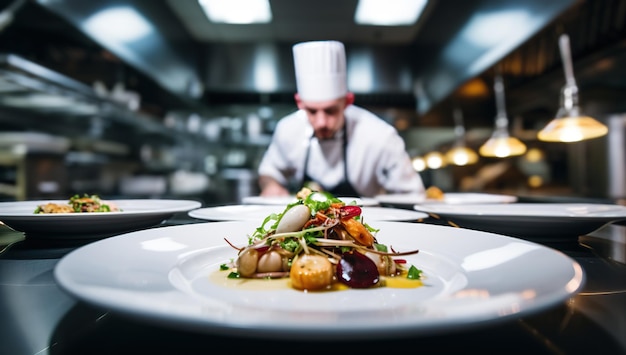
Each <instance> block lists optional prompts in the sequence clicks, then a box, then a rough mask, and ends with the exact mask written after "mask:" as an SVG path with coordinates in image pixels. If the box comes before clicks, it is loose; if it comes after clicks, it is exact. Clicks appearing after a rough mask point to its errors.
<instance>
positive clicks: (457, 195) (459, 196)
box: [374, 192, 517, 205]
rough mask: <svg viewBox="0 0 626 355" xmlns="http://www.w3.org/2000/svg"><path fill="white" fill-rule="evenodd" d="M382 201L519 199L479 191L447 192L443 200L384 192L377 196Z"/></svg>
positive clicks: (485, 201) (409, 202) (499, 201)
mask: <svg viewBox="0 0 626 355" xmlns="http://www.w3.org/2000/svg"><path fill="white" fill-rule="evenodd" d="M374 199H376V200H377V201H378V202H380V203H390V204H394V203H395V204H404V205H413V204H425V205H431V204H453V205H456V204H478V203H480V204H482V203H512V202H516V201H517V197H516V196H513V195H502V194H490V193H478V192H446V193H444V198H443V200H435V199H427V198H426V197H425V196H424V195H422V194H419V195H418V194H383V195H378V196H375V197H374Z"/></svg>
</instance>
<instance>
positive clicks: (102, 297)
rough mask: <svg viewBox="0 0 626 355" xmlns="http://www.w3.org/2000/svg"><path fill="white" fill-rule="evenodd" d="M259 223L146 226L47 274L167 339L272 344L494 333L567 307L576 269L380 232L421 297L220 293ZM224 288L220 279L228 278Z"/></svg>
mask: <svg viewBox="0 0 626 355" xmlns="http://www.w3.org/2000/svg"><path fill="white" fill-rule="evenodd" d="M256 227H257V223H255V222H240V221H236V222H235V221H231V222H212V223H197V224H187V225H181V226H171V227H162V228H153V229H149V230H142V231H137V232H133V233H128V234H124V235H121V236H116V237H112V238H107V239H102V240H99V241H96V242H93V243H90V244H88V245H85V246H82V247H80V248H78V249H75V250H74V251H72V252H70V253H69V254H67V255H66V256H65V257H63V258H62V259H61V260H60V261H59V262H58V264H57V265H56V267H55V269H54V277H55V280H56V281H57V283H58V284H59V286H60V287H61V289H63V290H64V291H66V292H68V293H69V294H70V295H73V296H74V297H76V298H78V299H79V300H82V301H84V302H87V303H89V304H92V305H95V306H97V307H101V308H103V309H107V310H109V311H110V312H114V313H115V312H117V313H119V314H124V315H126V316H129V317H133V318H135V319H137V320H139V321H145V322H149V323H154V322H157V323H159V324H162V325H163V326H168V327H172V328H173V329H177V330H181V329H185V330H192V331H199V332H205V333H209V334H211V333H218V334H227V335H241V334H245V335H246V336H255V337H266V338H273V339H296V338H297V339H306V340H330V339H336V340H347V339H362V340H365V339H367V340H371V339H380V338H389V337H396V336H398V335H405V336H408V335H411V336H421V335H430V334H433V333H445V332H449V331H451V330H458V329H474V328H475V326H477V325H486V324H496V323H499V322H503V321H505V320H509V321H510V320H513V319H517V318H520V317H525V316H527V315H529V314H533V313H537V312H539V311H542V310H545V309H546V308H548V307H552V306H556V305H559V304H563V303H564V302H565V301H566V300H567V299H569V298H570V297H572V296H573V295H574V294H576V293H577V292H578V291H579V290H580V289H581V288H582V286H583V284H584V281H585V274H584V271H583V269H582V268H581V266H580V265H579V264H578V263H577V262H576V261H574V260H572V259H571V258H569V257H568V256H566V255H565V254H563V253H561V252H558V251H555V250H553V249H550V248H548V247H545V246H542V245H539V244H536V243H532V242H528V241H524V240H521V239H516V238H510V237H505V236H501V235H497V234H492V233H485V232H479V231H472V230H467V229H460V228H450V227H444V226H436V225H427V224H423V223H405V222H383V221H381V222H379V223H378V224H377V225H376V227H377V228H380V232H378V234H377V236H376V237H377V239H378V240H379V241H380V242H381V243H383V244H386V245H388V246H393V248H394V250H397V251H402V250H413V249H419V250H420V252H419V253H418V254H414V255H409V256H403V258H404V259H406V261H407V262H408V263H409V264H412V265H415V266H416V267H417V268H419V269H421V270H422V271H423V275H424V283H425V285H424V286H423V287H419V288H407V289H401V288H400V289H398V288H386V287H379V288H372V289H349V290H344V291H337V292H332V291H331V292H309V293H306V292H300V291H296V290H294V289H290V288H284V289H282V288H278V289H277V288H271V287H268V289H255V290H246V289H243V288H242V289H239V288H233V287H225V286H223V285H221V284H220V283H219V282H216V281H215V279H211V277H210V275H214V273H216V272H218V273H219V272H220V271H218V270H219V269H220V264H223V263H227V262H229V261H230V260H232V259H233V258H234V257H236V255H237V250H236V249H234V248H233V247H232V246H230V245H229V244H227V243H226V241H225V240H224V238H226V237H227V238H228V241H229V242H231V243H233V244H234V245H236V246H244V245H246V244H247V242H248V235H249V234H250V233H251V232H252V231H254V230H255V228H256ZM224 273H225V274H224V278H226V274H227V271H224Z"/></svg>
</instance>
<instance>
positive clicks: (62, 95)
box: [0, 0, 626, 205]
mask: <svg viewBox="0 0 626 355" xmlns="http://www.w3.org/2000/svg"><path fill="white" fill-rule="evenodd" d="M392 3H393V1H389V2H388V4H389V6H391V4H392ZM270 4H271V8H272V15H273V19H272V22H271V23H269V24H259V25H229V24H218V23H212V22H210V21H209V20H208V19H207V17H206V16H205V15H204V13H203V12H202V10H201V9H200V6H199V5H198V2H197V1H196V0H168V1H165V0H163V1H161V0H144V1H141V0H125V1H115V0H92V1H80V0H66V1H62V0H37V1H35V0H32V1H27V0H18V1H6V0H0V10H4V11H3V12H1V13H0V200H7V201H10V200H25V199H42V198H61V199H65V198H67V197H68V196H70V195H72V194H74V193H79V194H82V193H98V194H100V195H102V196H106V197H120V198H121V197H123V198H139V197H141V198H144V197H159V198H167V197H175V198H195V199H200V200H202V201H203V202H204V203H205V204H206V205H213V204H222V203H237V202H239V201H240V200H241V198H243V197H245V196H250V195H255V194H258V189H257V186H256V167H257V165H258V162H259V160H260V158H261V156H262V154H263V152H264V150H265V148H266V146H267V144H268V143H269V140H270V138H271V133H272V130H273V127H274V125H275V124H276V122H277V120H278V119H279V118H280V117H282V116H283V115H285V114H287V113H289V112H291V111H292V110H294V109H295V105H294V102H293V93H294V92H295V79H294V74H293V64H292V57H291V46H292V45H293V44H294V43H296V42H299V41H305V40H317V39H337V40H341V41H343V42H344V43H345V45H346V50H347V52H348V70H349V78H350V79H349V81H350V82H349V87H350V89H351V90H352V91H354V92H355V94H356V104H358V105H361V106H364V107H366V108H369V109H371V110H372V111H374V112H376V113H378V114H379V115H380V116H381V117H383V118H384V119H385V120H387V121H388V122H389V123H391V124H393V125H394V126H395V127H396V128H397V129H398V130H399V131H400V133H401V135H402V136H403V137H404V139H405V141H406V143H407V149H408V150H409V153H410V154H411V156H412V157H414V158H422V157H424V156H425V155H426V154H427V153H429V152H433V151H436V152H445V151H446V150H448V149H449V148H451V147H452V146H453V145H454V143H455V142H457V140H458V139H459V137H460V136H459V135H458V133H459V128H460V127H461V128H463V130H464V132H463V133H464V135H463V136H462V137H463V138H464V140H465V143H466V144H467V146H469V147H471V148H473V149H475V150H478V148H479V147H480V146H481V145H482V144H483V143H484V142H485V141H486V140H487V139H488V138H489V137H490V135H491V133H492V132H493V130H494V120H495V118H496V113H497V111H496V98H495V96H494V80H495V78H496V77H502V79H503V84H504V89H505V103H506V105H505V107H506V114H507V117H508V121H509V122H508V123H509V126H508V129H509V132H510V134H511V135H512V136H514V137H517V138H519V139H520V140H522V141H523V142H524V143H525V144H526V146H527V148H528V150H527V153H526V154H524V155H522V156H517V157H507V158H485V157H480V159H479V161H478V162H477V163H475V164H471V165H466V166H454V165H447V166H443V167H440V168H437V167H433V166H431V167H430V168H429V167H426V168H424V169H423V170H422V169H421V168H420V169H419V170H420V174H422V177H423V179H424V181H425V183H426V184H427V186H430V185H436V186H439V187H440V188H442V189H443V190H444V191H481V192H496V193H512V194H516V195H521V196H535V195H541V196H545V195H559V196H572V197H575V196H581V197H592V198H599V199H605V198H609V199H618V200H619V199H622V198H624V197H626V178H625V174H626V156H625V153H626V147H625V144H626V143H624V133H625V122H626V114H624V112H626V107H625V106H626V102H625V100H624V99H623V97H624V94H625V93H626V76H625V70H626V69H625V68H626V65H625V64H626V41H625V38H626V37H625V36H624V35H625V32H626V31H625V27H626V25H625V22H626V1H619V0H597V1H581V0H553V1H543V0H527V1H514V0H499V1H496V0H491V1H488V0H468V1H462V2H458V1H446V0H430V1H429V2H428V4H427V5H426V7H425V9H424V12H423V14H422V16H421V17H420V19H419V20H418V21H417V22H416V23H415V24H412V25H407V26H362V25H361V26H359V25H356V24H354V21H353V16H354V10H355V8H356V6H357V1H356V0H350V1H347V0H344V1H334V0H332V1H331V0H318V1H295V0H270ZM107 16H109V17H107ZM127 16H128V17H130V18H133V19H134V20H140V24H141V25H142V26H143V27H141V28H140V29H141V30H142V31H141V32H140V33H139V34H137V35H134V36H133V33H131V31H130V28H129V27H128V26H129V25H128V22H127V23H124V24H120V23H117V21H119V20H122V19H127V18H128V17H127ZM126 21H130V19H129V20H126ZM563 33H566V34H568V35H569V37H570V43H571V53H572V57H573V60H574V73H575V76H576V83H577V84H578V88H579V93H580V100H581V107H582V109H583V111H584V112H586V113H587V114H589V115H591V116H593V117H595V118H596V119H598V120H599V121H602V122H603V123H605V124H606V125H607V126H608V127H609V134H608V135H606V136H603V137H601V138H596V139H592V140H588V141H582V142H577V143H546V142H540V141H538V140H537V139H536V135H537V132H538V131H539V130H540V129H541V128H542V127H543V126H545V125H546V124H547V123H548V121H550V120H551V119H552V118H553V117H554V116H555V114H556V112H557V110H558V108H559V98H560V91H561V89H562V88H563V85H564V84H565V77H564V72H563V64H562V61H561V57H560V55H559V46H558V39H559V36H560V35H561V34H563ZM455 117H456V118H455ZM459 118H461V119H459ZM416 167H417V165H416Z"/></svg>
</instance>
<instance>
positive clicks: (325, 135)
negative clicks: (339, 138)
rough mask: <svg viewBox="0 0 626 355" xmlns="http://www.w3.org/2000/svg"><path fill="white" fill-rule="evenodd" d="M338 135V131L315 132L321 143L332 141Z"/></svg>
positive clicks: (324, 129) (323, 130) (323, 129)
mask: <svg viewBox="0 0 626 355" xmlns="http://www.w3.org/2000/svg"><path fill="white" fill-rule="evenodd" d="M336 133H337V131H333V130H332V129H326V128H322V129H318V130H316V131H315V137H317V139H319V140H321V141H323V140H331V139H333V138H335V135H336Z"/></svg>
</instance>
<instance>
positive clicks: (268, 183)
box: [259, 176, 289, 197]
mask: <svg viewBox="0 0 626 355" xmlns="http://www.w3.org/2000/svg"><path fill="white" fill-rule="evenodd" d="M259 186H261V196H264V197H270V196H289V190H287V189H286V188H285V187H284V186H283V185H281V184H280V183H279V182H278V181H276V180H274V179H272V178H270V177H266V176H262V177H260V178H259Z"/></svg>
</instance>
